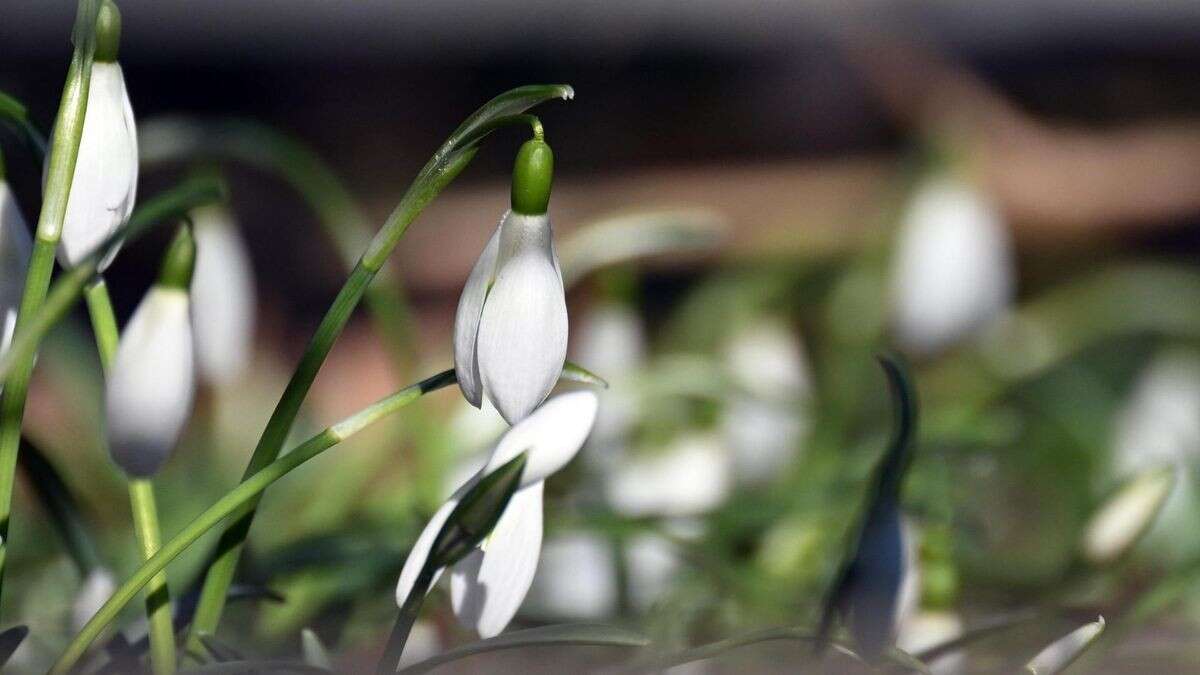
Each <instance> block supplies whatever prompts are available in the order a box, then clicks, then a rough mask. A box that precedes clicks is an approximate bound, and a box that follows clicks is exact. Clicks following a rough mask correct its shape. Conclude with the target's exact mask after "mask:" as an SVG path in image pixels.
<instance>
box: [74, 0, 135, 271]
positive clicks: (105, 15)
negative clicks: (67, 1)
mask: <svg viewBox="0 0 1200 675" xmlns="http://www.w3.org/2000/svg"><path fill="white" fill-rule="evenodd" d="M120 42H121V12H120V10H118V9H117V6H116V5H115V4H114V3H113V2H112V0H104V2H103V4H101V6H100V14H99V15H98V17H97V20H96V58H95V62H94V63H93V64H92V76H91V81H90V83H89V85H88V101H87V112H86V113H85V114H84V119H83V134H82V136H81V137H80V141H79V156H78V158H77V159H76V161H75V174H74V176H73V177H72V179H71V192H70V195H69V196H68V199H67V211H66V215H65V216H64V218H63V227H62V234H61V239H60V240H59V246H58V260H59V262H60V263H62V264H63V266H65V267H74V266H75V265H78V264H79V263H80V261H82V260H83V259H84V258H86V257H87V256H89V255H91V254H92V252H94V251H95V250H96V249H97V248H98V247H99V246H100V244H102V243H103V242H104V240H106V239H107V238H108V237H109V236H111V235H112V234H113V232H115V231H116V229H117V228H118V227H120V225H121V223H123V222H125V220H126V219H127V218H129V214H130V213H132V212H133V203H134V199H135V197H136V195H137V179H138V146H137V127H136V125H135V123H134V120H133V108H132V107H131V106H130V104H129V94H128V93H127V92H126V90H125V75H124V73H123V72H122V71H121V64H119V63H117V52H118V50H119V47H120ZM116 251H117V249H116V248H114V249H113V250H112V252H111V253H109V255H108V256H107V257H106V258H105V259H104V260H103V261H101V263H100V267H99V270H100V271H101V272H103V271H104V269H105V268H107V267H108V264H109V263H110V262H112V258H113V257H114V256H115V255H116Z"/></svg>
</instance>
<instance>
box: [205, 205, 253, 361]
mask: <svg viewBox="0 0 1200 675" xmlns="http://www.w3.org/2000/svg"><path fill="white" fill-rule="evenodd" d="M192 222H193V224H194V226H195V236H196V271H195V273H194V274H193V276H192V326H193V328H194V330H195V332H196V363H197V365H198V366H199V368H200V376H201V377H202V378H203V379H204V380H206V381H208V382H212V383H214V384H229V383H230V382H233V381H235V380H236V379H237V378H238V376H239V375H241V373H242V371H243V370H244V369H245V367H246V364H247V363H248V362H249V360H250V355H251V351H252V350H253V348H254V303H255V291H254V270H253V268H252V267H251V264H250V254H249V252H248V251H247V250H246V243H245V241H243V239H242V236H241V233H240V232H239V231H238V228H237V224H236V223H235V222H234V220H233V215H232V214H231V213H229V211H228V210H227V209H226V208H224V207H222V206H207V207H204V208H201V209H197V210H196V211H194V212H193V213H192Z"/></svg>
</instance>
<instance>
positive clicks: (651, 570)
mask: <svg viewBox="0 0 1200 675" xmlns="http://www.w3.org/2000/svg"><path fill="white" fill-rule="evenodd" d="M681 566H682V562H681V560H680V556H679V547H678V546H677V545H676V544H675V543H673V542H672V541H670V540H669V539H666V538H665V537H661V536H659V535H657V534H649V533H647V534H639V535H637V536H634V537H632V538H630V539H629V541H627V542H626V544H625V569H626V571H627V573H628V575H629V595H630V598H629V599H630V601H631V603H632V604H633V606H634V608H635V609H636V610H637V611H639V612H645V611H646V610H648V609H650V607H651V606H653V605H654V603H655V602H657V601H658V599H659V598H661V597H662V596H663V594H664V593H666V592H667V591H668V590H670V585H671V581H672V580H673V579H674V578H675V575H676V574H677V573H678V572H679V569H680V567H681Z"/></svg>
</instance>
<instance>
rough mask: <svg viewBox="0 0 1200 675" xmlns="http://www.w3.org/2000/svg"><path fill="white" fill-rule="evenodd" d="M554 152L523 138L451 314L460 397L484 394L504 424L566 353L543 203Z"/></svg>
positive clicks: (529, 406) (563, 311) (542, 389)
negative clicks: (498, 212) (504, 198)
mask: <svg viewBox="0 0 1200 675" xmlns="http://www.w3.org/2000/svg"><path fill="white" fill-rule="evenodd" d="M553 176H554V155H553V153H552V152H551V151H550V146H549V145H547V144H546V142H545V141H543V140H541V138H535V139H533V140H530V141H527V142H526V143H525V144H524V145H522V146H521V149H520V151H518V153H517V160H516V164H515V166H514V167H513V182H512V210H510V211H509V212H508V213H505V214H504V217H503V218H501V220H500V227H499V228H498V229H497V230H496V233H495V234H493V235H492V238H491V240H490V241H488V244H487V246H486V247H485V248H484V250H483V253H482V254H481V255H480V256H479V260H478V261H477V262H476V263H475V267H474V268H473V269H472V270H471V274H470V276H468V277H467V283H466V286H465V287H464V288H463V292H462V297H461V298H460V300H459V303H458V311H457V312H456V314H455V318H454V369H455V371H456V373H457V374H458V384H459V388H460V389H462V392H463V396H464V397H465V398H466V399H467V401H469V402H470V403H471V405H474V406H475V407H479V406H480V405H481V404H482V402H483V397H484V395H486V396H487V397H488V398H489V399H491V401H492V403H493V404H495V406H496V409H497V410H499V411H500V414H501V415H503V416H504V419H505V420H506V421H508V423H509V424H516V423H517V422H519V421H520V420H521V419H523V418H525V417H526V416H527V415H529V414H530V413H531V412H533V410H534V409H535V408H537V407H538V405H540V404H541V402H542V401H544V400H545V399H546V396H548V395H549V394H550V390H551V389H553V388H554V383H555V382H556V381H557V380H558V375H559V373H560V372H562V367H563V362H564V361H565V360H566V357H567V302H566V294H565V292H564V291H563V280H562V271H561V269H560V268H559V265H558V256H557V254H556V253H555V250H554V238H553V232H552V231H551V228H550V217H549V216H548V215H547V213H546V209H547V207H548V205H549V202H550V186H551V183H552V181H553Z"/></svg>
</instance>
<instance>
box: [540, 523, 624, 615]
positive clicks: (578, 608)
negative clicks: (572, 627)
mask: <svg viewBox="0 0 1200 675" xmlns="http://www.w3.org/2000/svg"><path fill="white" fill-rule="evenodd" d="M615 563H616V561H615V559H614V551H613V542H612V541H611V540H609V539H607V538H605V537H601V536H599V535H596V534H593V533H590V532H572V533H568V534H565V535H561V536H558V537H555V538H554V539H551V540H549V541H547V542H546V545H545V546H544V547H543V548H542V555H541V560H540V561H539V562H538V570H537V574H536V575H535V576H534V578H533V586H531V587H530V589H529V597H528V600H527V601H526V604H525V607H526V613H528V614H533V615H536V616H539V617H547V618H553V619H556V620H572V621H584V620H597V619H603V618H605V617H608V616H612V614H613V613H614V612H616V609H617V567H616V564H615Z"/></svg>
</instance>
